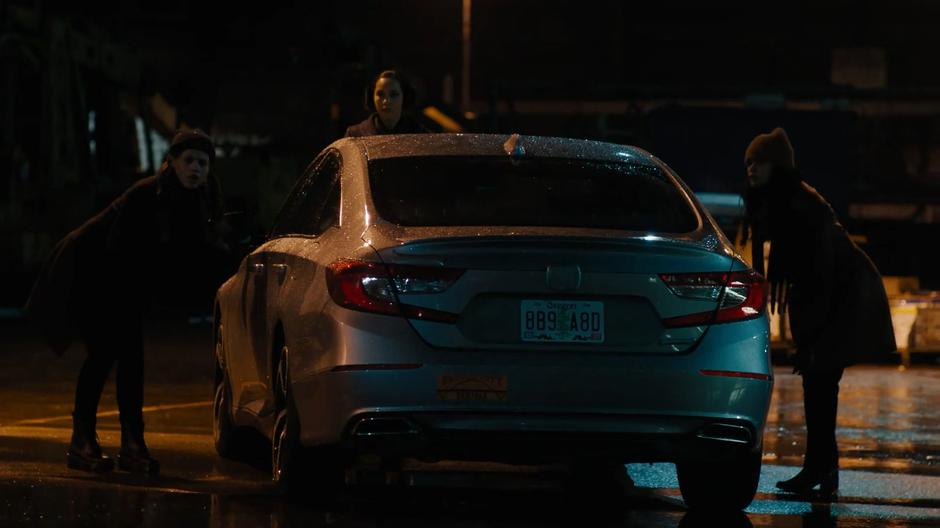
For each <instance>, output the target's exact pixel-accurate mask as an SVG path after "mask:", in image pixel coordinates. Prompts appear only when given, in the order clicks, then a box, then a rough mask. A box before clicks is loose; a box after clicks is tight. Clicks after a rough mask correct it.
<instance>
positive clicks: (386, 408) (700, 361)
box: [292, 317, 773, 462]
mask: <svg viewBox="0 0 940 528" xmlns="http://www.w3.org/2000/svg"><path fill="white" fill-rule="evenodd" d="M372 335H374V334H372ZM394 337H395V339H394V340H389V341H386V342H370V343H369V344H370V345H375V346H369V347H354V348H350V349H348V350H355V351H358V353H363V351H366V350H368V351H372V352H371V353H370V356H369V357H368V358H364V357H361V356H360V357H356V358H354V361H351V362H350V363H358V364H363V363H382V364H386V365H388V364H390V363H393V362H394V363H400V364H411V365H414V366H415V367H416V368H407V369H400V370H396V369H382V370H378V369H376V370H349V371H342V372H336V371H333V370H332V368H330V369H328V370H321V371H319V372H318V373H312V372H311V375H309V376H305V377H298V378H295V379H294V383H293V389H294V390H293V393H294V397H295V402H296V405H297V408H298V411H299V413H300V420H301V441H302V443H304V444H305V445H309V446H313V445H322V444H334V445H336V444H340V445H346V446H348V447H352V448H355V449H357V450H365V451H370V450H371V451H376V452H383V453H386V454H389V455H394V454H396V453H398V454H400V455H402V456H412V457H416V458H425V459H436V458H459V459H485V460H494V459H496V460H500V459H509V460H515V461H519V460H521V459H524V458H526V457H531V458H537V459H539V460H544V459H546V458H548V459H552V458H565V457H569V456H573V455H572V454H580V455H579V456H582V455H584V454H588V455H590V456H595V455H596V456H601V455H603V456H605V457H606V456H610V457H616V458H619V459H622V460H628V461H651V462H652V461H682V460H686V459H689V460H701V459H702V458H703V457H706V458H723V457H728V458H734V457H737V456H740V454H741V452H742V451H753V450H755V449H759V448H760V445H761V438H762V434H763V428H764V424H765V421H766V416H767V410H768V408H769V405H770V397H771V392H772V389H773V378H772V368H771V364H770V347H769V330H768V327H767V319H766V318H765V317H762V318H758V319H753V320H750V321H745V322H740V323H733V324H724V325H716V326H713V327H712V328H710V329H709V330H708V332H707V333H706V334H705V336H704V337H703V338H702V340H701V342H700V343H699V345H698V346H697V347H696V348H695V350H694V351H692V352H690V353H684V354H675V355H662V356H651V355H633V356H631V355H614V354H584V353H565V352H564V351H539V352H525V353H517V352H505V351H495V352H494V351H474V350H451V349H448V350H437V349H433V348H430V347H428V346H427V345H426V344H424V343H422V342H420V340H418V339H416V338H415V337H414V334H413V333H412V334H410V337H411V340H410V341H409V340H407V339H406V336H402V335H400V334H399V335H396V336H394ZM357 342H358V343H361V341H357ZM392 343H394V344H396V345H397V346H395V347H392V346H391V345H390V344H392ZM403 343H404V344H406V345H407V346H402V345H403ZM385 344H388V345H389V346H379V345H385ZM295 350H296V348H295ZM379 351H381V353H380V352H379ZM345 357H346V358H347V359H348V358H350V357H352V354H345ZM292 368H293V366H292ZM293 372H295V373H296V372H298V370H296V369H295V370H294V371H293ZM735 372H743V373H748V374H755V375H758V376H762V377H763V379H760V378H755V377H747V376H745V377H735V376H727V375H714V374H712V375H709V374H706V373H735ZM448 376H450V377H453V376H470V377H480V378H490V379H493V378H498V379H501V380H503V384H502V385H500V390H501V391H502V392H500V393H499V394H497V395H496V396H497V397H494V398H483V399H481V398H478V397H471V398H466V399H453V398H447V397H443V396H442V392H441V383H442V381H441V380H442V379H443V378H446V377H448Z"/></svg>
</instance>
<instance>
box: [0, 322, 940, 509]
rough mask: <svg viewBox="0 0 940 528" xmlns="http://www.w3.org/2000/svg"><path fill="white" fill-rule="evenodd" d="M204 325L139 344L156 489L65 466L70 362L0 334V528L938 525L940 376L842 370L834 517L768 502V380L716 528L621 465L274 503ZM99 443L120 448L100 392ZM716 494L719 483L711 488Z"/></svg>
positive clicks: (792, 392)
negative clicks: (239, 431)
mask: <svg viewBox="0 0 940 528" xmlns="http://www.w3.org/2000/svg"><path fill="white" fill-rule="evenodd" d="M209 332H210V330H209V326H208V325H206V324H195V325H191V324H185V323H159V324H152V325H150V326H149V327H148V330H147V373H146V376H147V385H146V396H145V401H146V404H145V405H146V408H145V413H146V414H145V417H146V420H147V439H148V443H149V445H150V448H151V451H152V452H153V454H154V456H155V457H157V458H158V459H160V461H161V465H162V473H161V475H160V476H159V477H144V476H137V475H130V474H127V473H122V472H115V473H113V474H108V475H96V474H89V473H84V472H80V471H75V470H69V469H67V468H66V467H65V450H66V445H67V443H68V439H69V435H70V433H71V417H70V414H69V413H70V411H71V406H72V393H73V390H74V383H75V377H76V375H77V372H78V368H79V365H80V364H81V361H82V359H83V352H82V351H81V349H80V347H75V348H73V349H72V350H70V351H69V352H68V353H66V355H65V356H63V357H62V358H55V357H54V356H53V355H52V354H51V353H50V352H48V351H46V350H45V349H43V348H41V347H40V346H39V345H38V344H37V343H36V342H34V341H33V340H31V339H28V338H27V337H25V332H24V331H23V329H22V328H21V327H20V326H19V325H18V324H17V323H16V322H15V321H4V322H0V380H2V383H0V396H2V398H3V401H5V402H9V404H8V405H5V406H0V526H11V525H41V526H55V525H62V526H83V525H87V526H98V525H108V526H167V525H177V526H207V527H233V528H234V527H242V526H244V527H249V526H250V527H257V526H264V527H268V526H270V527H281V526H356V527H358V526H378V525H382V526H543V525H566V526H597V525H600V526H653V527H660V526H787V527H790V526H793V527H797V526H800V527H830V526H853V527H854V526H885V525H889V526H940V383H938V381H940V367H938V366H936V364H935V363H934V362H932V361H929V362H922V363H921V364H918V365H915V366H914V367H912V368H910V369H907V370H903V371H902V370H900V369H899V368H898V367H896V366H888V365H883V366H858V367H853V368H850V369H848V370H847V371H846V374H845V377H844V378H843V381H842V384H841V388H842V392H841V394H840V409H839V429H838V432H837V434H838V438H839V443H840V452H841V457H842V458H841V460H840V463H841V466H842V468H843V471H842V472H841V488H840V495H839V498H838V500H837V501H836V502H834V503H831V504H830V503H821V502H813V501H812V500H811V498H808V497H796V496H791V495H787V494H783V493H780V494H778V493H776V492H775V491H774V483H775V482H776V481H777V480H779V479H781V478H788V477H790V476H792V475H793V474H794V473H795V472H796V470H797V468H798V466H799V465H800V464H801V455H802V449H803V448H802V445H803V437H804V435H805V429H804V428H803V425H802V420H803V415H802V412H803V411H802V399H801V398H802V392H801V391H802V389H801V386H800V379H799V377H798V376H794V375H792V374H790V373H789V369H787V368H785V367H780V368H778V369H777V372H776V374H777V377H776V382H775V389H774V397H773V402H772V406H771V409H770V415H769V423H768V426H767V429H766V432H765V436H764V468H763V471H762V474H761V482H760V488H759V491H758V495H757V498H756V499H755V501H754V503H753V504H752V505H751V506H750V507H749V508H748V509H747V511H746V512H744V513H740V514H737V515H727V516H724V517H722V518H720V519H716V518H713V517H701V516H698V515H697V514H694V513H688V512H687V510H686V508H685V505H684V503H683V502H682V499H681V495H680V494H679V490H678V484H677V482H676V477H675V470H674V468H673V466H672V465H669V464H631V465H629V466H628V471H629V472H630V474H631V476H632V477H633V479H634V481H635V482H636V486H637V487H636V488H635V489H634V490H628V491H626V492H624V491H622V490H618V489H609V488H598V489H592V490H584V491H583V492H572V491H570V490H566V489H565V487H564V486H563V484H562V480H561V477H560V474H558V473H553V472H551V471H545V470H544V468H542V469H539V468H508V467H506V466H500V465H495V464H491V465H485V464H484V465H466V464H451V465H446V464H441V465H438V466H434V467H430V466H427V465H425V466H421V467H417V468H413V470H412V471H410V472H408V473H407V475H408V476H407V478H405V479H404V480H406V481H409V482H413V483H414V485H411V486H406V485H397V486H385V485H372V486H365V485H360V486H356V487H354V488H350V489H347V490H346V491H345V492H344V493H343V494H342V495H341V496H340V498H339V499H337V500H335V501H329V502H324V501H321V500H317V497H285V496H282V495H281V494H279V493H278V491H277V490H276V489H275V488H274V486H272V485H271V483H270V482H269V481H268V472H267V469H266V468H265V467H264V462H263V460H259V461H256V462H253V463H240V462H233V461H228V460H224V459H221V458H219V457H217V456H216V455H215V452H214V450H213V447H212V438H211V432H212V426H211V407H210V405H211V401H210V400H211V391H212V386H211V378H212V362H211V346H210V345H211V339H210V337H209ZM99 410H100V413H101V414H100V415H99V426H98V432H99V436H100V440H101V443H102V446H103V447H104V448H105V450H106V451H108V452H110V453H112V454H113V453H116V451H117V446H118V445H119V442H120V433H119V426H118V421H117V411H116V404H115V400H114V387H113V378H112V380H111V381H109V384H108V386H107V387H106V388H105V394H104V395H103V397H102V402H101V406H100V409H99ZM716 484H718V485H720V477H716Z"/></svg>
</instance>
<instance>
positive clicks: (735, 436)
mask: <svg viewBox="0 0 940 528" xmlns="http://www.w3.org/2000/svg"><path fill="white" fill-rule="evenodd" d="M696 436H697V437H699V438H703V439H705V440H717V441H719V442H729V443H732V444H745V445H750V443H751V431H750V430H749V429H748V428H747V427H742V426H740V425H731V424H723V423H713V424H708V425H706V426H705V427H703V428H702V429H701V430H700V431H699V432H698V434H697V435H696Z"/></svg>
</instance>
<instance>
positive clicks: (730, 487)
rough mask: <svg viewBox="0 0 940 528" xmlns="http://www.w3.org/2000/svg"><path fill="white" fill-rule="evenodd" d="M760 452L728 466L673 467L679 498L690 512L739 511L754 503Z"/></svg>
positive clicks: (697, 463) (707, 463)
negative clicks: (680, 495) (677, 478)
mask: <svg viewBox="0 0 940 528" xmlns="http://www.w3.org/2000/svg"><path fill="white" fill-rule="evenodd" d="M760 468H761V450H757V451H756V452H754V453H746V454H744V455H742V456H741V458H740V459H738V460H736V461H732V462H730V463H716V462H683V463H679V464H676V473H677V474H678V477H679V490H680V491H681V492H682V499H683V500H685V503H686V505H688V507H689V509H692V510H713V511H736V510H743V509H744V508H747V506H748V505H749V504H750V503H751V501H753V500H754V494H755V493H757V483H758V481H759V480H760Z"/></svg>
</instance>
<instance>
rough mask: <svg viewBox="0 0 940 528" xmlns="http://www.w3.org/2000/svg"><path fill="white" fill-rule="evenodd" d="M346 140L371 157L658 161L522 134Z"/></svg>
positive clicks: (614, 147)
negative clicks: (501, 157)
mask: <svg viewBox="0 0 940 528" xmlns="http://www.w3.org/2000/svg"><path fill="white" fill-rule="evenodd" d="M342 141H354V142H356V143H358V144H359V145H360V146H361V147H362V148H363V151H364V152H365V155H366V157H367V158H368V159H370V160H372V159H380V158H397V157H403V156H512V157H516V158H530V157H543V158H572V159H585V160H600V161H618V162H632V163H637V164H642V165H656V164H657V163H656V161H655V160H654V158H653V156H652V155H651V154H650V153H648V152H646V151H645V150H643V149H640V148H637V147H631V146H627V145H619V144H616V143H605V142H603V141H590V140H585V139H571V138H560V137H544V136H522V135H519V134H512V135H509V134H388V135H380V136H363V137H356V138H346V139H344V140H342Z"/></svg>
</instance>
